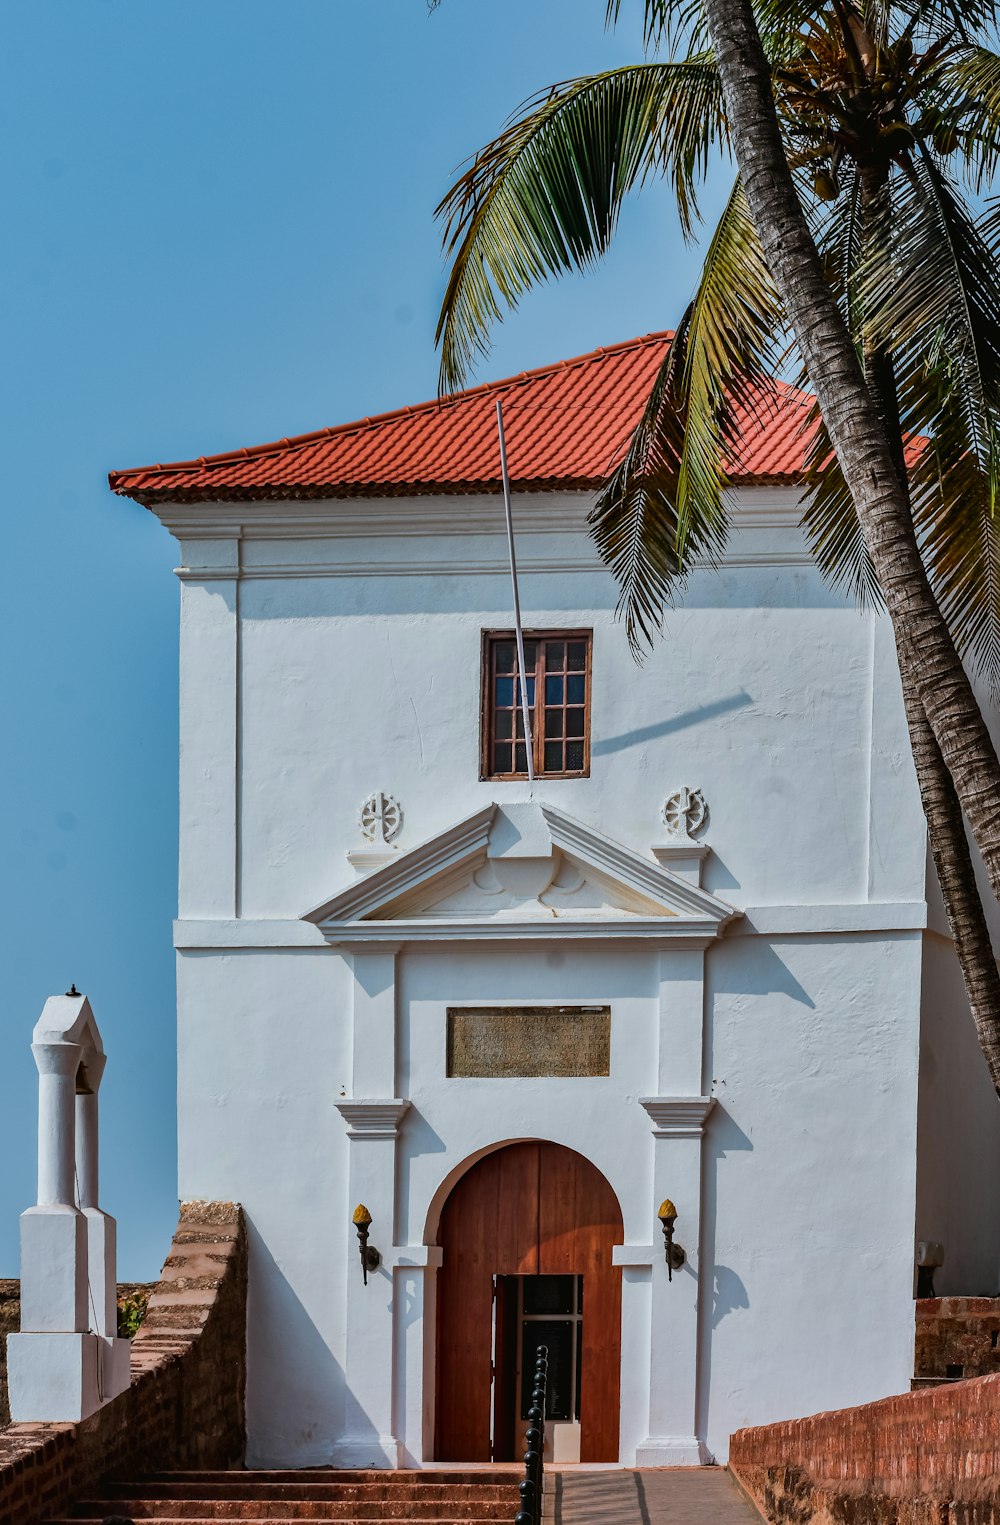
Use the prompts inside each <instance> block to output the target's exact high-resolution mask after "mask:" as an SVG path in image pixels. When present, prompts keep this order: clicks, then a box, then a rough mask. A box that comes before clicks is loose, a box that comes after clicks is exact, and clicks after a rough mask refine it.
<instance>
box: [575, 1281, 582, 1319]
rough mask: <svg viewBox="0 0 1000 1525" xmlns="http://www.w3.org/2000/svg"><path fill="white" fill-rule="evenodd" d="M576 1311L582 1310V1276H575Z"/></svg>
mask: <svg viewBox="0 0 1000 1525" xmlns="http://www.w3.org/2000/svg"><path fill="white" fill-rule="evenodd" d="M576 1311H577V1313H582V1312H583V1277H582V1276H578V1277H577V1278H576Z"/></svg>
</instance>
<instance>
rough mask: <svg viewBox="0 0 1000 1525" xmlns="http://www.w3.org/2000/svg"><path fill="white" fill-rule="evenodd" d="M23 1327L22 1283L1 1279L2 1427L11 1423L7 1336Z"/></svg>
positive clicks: (0, 1384) (0, 1354)
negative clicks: (8, 1400) (8, 1402)
mask: <svg viewBox="0 0 1000 1525" xmlns="http://www.w3.org/2000/svg"><path fill="white" fill-rule="evenodd" d="M20 1327H21V1283H20V1282H18V1281H4V1280H0V1428H2V1427H3V1426H4V1425H5V1424H9V1423H10V1409H9V1407H8V1405H7V1336H8V1335H9V1334H16V1333H17V1331H18V1329H20Z"/></svg>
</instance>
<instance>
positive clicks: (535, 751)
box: [479, 627, 594, 782]
mask: <svg viewBox="0 0 1000 1525" xmlns="http://www.w3.org/2000/svg"><path fill="white" fill-rule="evenodd" d="M514 639H515V634H514V631H513V630H509V629H505V628H502V627H501V628H498V629H495V630H484V631H483V633H482V649H481V654H480V662H479V666H480V673H481V695H480V710H479V736H480V746H479V777H480V779H481V780H482V781H483V782H486V781H487V780H491V781H493V780H497V781H503V780H510V781H512V782H513V781H516V780H518V779H526V778H527V777H528V774H527V770H525V771H524V772H523V773H495V772H494V771H493V768H492V766H491V764H492V760H493V716H494V707H493V684H492V674H493V662H492V648H493V646H494V645H495V644H496V643H497V642H499V641H513V640H514ZM524 639H525V641H537V642H539V648H538V650H539V658H540V661H536V664H535V713H534V716H533V723H532V738H531V755H532V760H533V762H534V768H535V777H536V778H589V777H590V702H591V689H592V680H593V669H594V632H593V630H592V629H577V628H574V629H572V630H559V629H546V630H525V632H524ZM546 641H583V642H584V644H585V646H586V649H587V655H586V664H585V667H584V677H585V685H584V700H583V715H584V719H583V738H582V739H583V767H582V768H574V769H572V770H571V771H568V772H567V771H565V770H560V771H559V772H554V771H547V770H546V769H545V768H544V767H543V766H542V761H543V758H544V755H545V753H544V735H543V732H544V726H545V704H544V693H545V645H544V643H545V642H546ZM539 695H542V696H543V700H542V702H541V703H540V702H539ZM515 734H516V726H515ZM513 755H514V756H515V757H516V755H517V752H516V748H515V749H514V753H513Z"/></svg>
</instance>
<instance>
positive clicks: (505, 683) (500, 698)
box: [494, 678, 514, 709]
mask: <svg viewBox="0 0 1000 1525" xmlns="http://www.w3.org/2000/svg"><path fill="white" fill-rule="evenodd" d="M494 702H495V703H496V704H499V705H506V706H507V708H508V709H509V708H510V706H511V705H512V704H513V703H514V679H513V678H498V679H497V680H496V688H495V695H494Z"/></svg>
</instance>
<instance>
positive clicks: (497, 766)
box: [493, 741, 510, 773]
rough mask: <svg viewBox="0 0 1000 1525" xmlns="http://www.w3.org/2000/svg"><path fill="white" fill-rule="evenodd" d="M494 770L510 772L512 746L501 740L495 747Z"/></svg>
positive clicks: (495, 771) (496, 771)
mask: <svg viewBox="0 0 1000 1525" xmlns="http://www.w3.org/2000/svg"><path fill="white" fill-rule="evenodd" d="M493 772H494V773H509V772H510V746H509V745H507V744H505V743H504V742H502V741H500V742H497V743H495V745H494V747H493Z"/></svg>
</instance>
